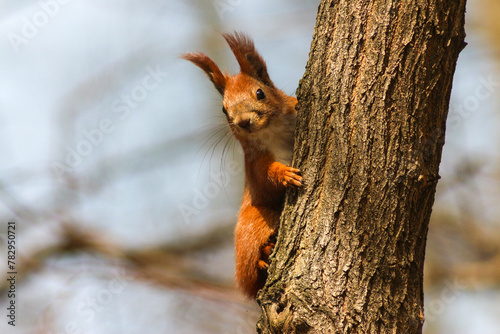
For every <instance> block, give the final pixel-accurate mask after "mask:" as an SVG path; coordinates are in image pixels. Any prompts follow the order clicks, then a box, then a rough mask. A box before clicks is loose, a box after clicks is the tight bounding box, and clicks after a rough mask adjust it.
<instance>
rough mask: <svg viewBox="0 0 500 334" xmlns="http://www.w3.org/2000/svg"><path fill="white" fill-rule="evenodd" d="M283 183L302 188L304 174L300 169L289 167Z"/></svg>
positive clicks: (286, 185) (287, 185)
mask: <svg viewBox="0 0 500 334" xmlns="http://www.w3.org/2000/svg"><path fill="white" fill-rule="evenodd" d="M284 174H285V175H284V180H283V185H284V186H285V187H293V188H302V187H303V186H304V185H303V183H302V176H301V175H300V174H301V171H300V169H297V168H292V167H288V168H287V170H286V171H285V173H284Z"/></svg>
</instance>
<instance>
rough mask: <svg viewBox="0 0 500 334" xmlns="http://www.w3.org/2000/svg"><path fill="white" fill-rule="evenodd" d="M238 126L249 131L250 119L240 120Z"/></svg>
mask: <svg viewBox="0 0 500 334" xmlns="http://www.w3.org/2000/svg"><path fill="white" fill-rule="evenodd" d="M236 125H238V127H240V128H242V129H245V130H248V128H249V127H250V118H246V117H245V118H242V119H239V120H238V121H237V122H236Z"/></svg>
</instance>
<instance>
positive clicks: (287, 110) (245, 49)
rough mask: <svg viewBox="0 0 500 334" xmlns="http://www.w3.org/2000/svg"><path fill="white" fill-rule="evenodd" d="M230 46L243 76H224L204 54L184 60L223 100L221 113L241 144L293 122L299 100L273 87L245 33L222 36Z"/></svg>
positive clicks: (262, 63) (264, 67) (260, 58)
mask: <svg viewBox="0 0 500 334" xmlns="http://www.w3.org/2000/svg"><path fill="white" fill-rule="evenodd" d="M222 36H223V37H224V39H225V40H226V42H227V43H228V44H229V47H230V48H231V51H232V52H233V54H234V56H235V57H236V60H237V61H238V64H239V65H240V73H238V74H236V75H229V74H228V73H227V72H226V73H224V74H223V73H222V71H221V70H220V69H219V67H218V66H217V65H216V64H215V62H214V61H213V60H212V59H210V58H209V57H208V56H206V55H205V54H203V53H201V52H197V53H186V54H183V55H182V58H184V59H186V60H189V61H191V62H192V63H194V64H195V65H196V66H198V67H200V68H201V69H202V70H203V71H204V72H205V73H206V74H207V76H208V78H209V79H210V80H211V81H212V83H213V84H214V86H215V88H216V89H217V91H219V93H220V94H221V95H222V96H223V101H222V105H223V106H222V112H223V113H224V114H225V115H226V117H227V120H228V123H229V126H230V128H231V130H232V132H233V134H234V135H235V137H236V138H237V139H239V140H240V141H242V140H247V139H252V138H253V137H257V138H258V136H259V132H260V131H261V130H263V129H268V128H270V127H272V126H273V123H282V119H283V118H284V117H285V118H290V116H292V117H293V118H294V116H295V114H296V111H295V104H296V101H297V100H296V99H295V98H293V97H290V96H287V95H286V94H285V93H283V92H282V91H281V90H279V89H277V88H276V87H275V86H274V83H273V82H272V81H271V79H270V78H269V74H268V73H267V67H266V63H265V62H264V59H262V57H261V56H260V55H259V54H258V53H257V51H256V50H255V46H254V43H253V41H252V40H251V39H250V38H249V37H248V36H246V35H244V34H242V33H237V32H235V33H234V34H223V35H222Z"/></svg>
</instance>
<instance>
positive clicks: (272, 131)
mask: <svg viewBox="0 0 500 334" xmlns="http://www.w3.org/2000/svg"><path fill="white" fill-rule="evenodd" d="M295 119H296V115H286V116H282V117H280V119H279V120H275V121H274V122H271V123H270V124H269V125H268V127H267V128H265V129H262V130H260V131H259V132H258V133H257V134H256V135H257V136H256V138H255V141H256V143H257V145H258V146H259V148H260V149H261V150H265V151H269V152H271V153H272V154H273V155H274V158H275V159H276V161H278V162H281V163H282V164H285V165H290V162H291V159H292V153H293V144H294V132H295Z"/></svg>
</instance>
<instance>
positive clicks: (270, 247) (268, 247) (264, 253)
mask: <svg viewBox="0 0 500 334" xmlns="http://www.w3.org/2000/svg"><path fill="white" fill-rule="evenodd" d="M275 244H276V234H271V236H269V239H268V240H267V243H265V244H264V245H263V247H262V248H261V250H260V259H259V262H258V265H259V269H262V270H267V269H268V268H269V264H270V261H269V257H270V256H271V254H272V253H273V251H274V245H275Z"/></svg>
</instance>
